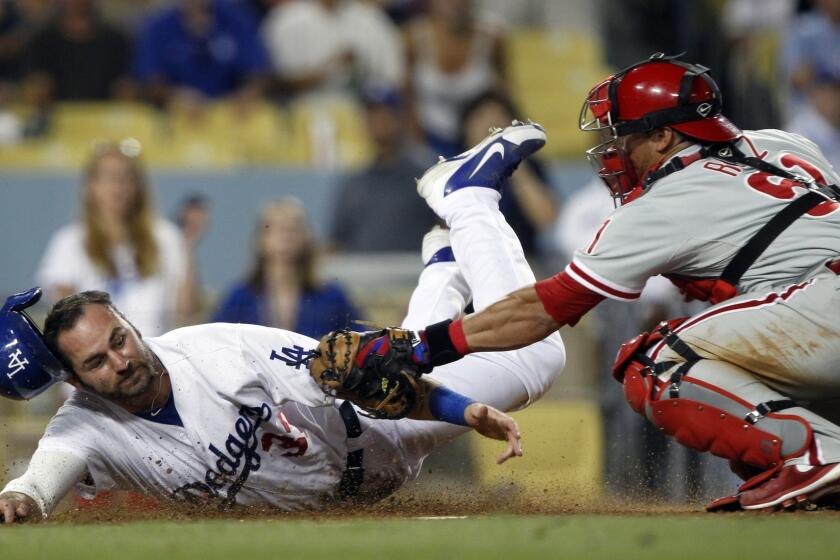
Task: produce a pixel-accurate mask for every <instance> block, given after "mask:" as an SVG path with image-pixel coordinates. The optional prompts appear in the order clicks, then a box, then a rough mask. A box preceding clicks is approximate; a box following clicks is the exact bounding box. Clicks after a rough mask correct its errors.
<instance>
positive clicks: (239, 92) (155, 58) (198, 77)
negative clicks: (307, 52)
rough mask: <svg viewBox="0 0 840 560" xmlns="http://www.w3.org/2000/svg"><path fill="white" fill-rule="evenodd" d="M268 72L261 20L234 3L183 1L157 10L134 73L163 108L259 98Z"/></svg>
mask: <svg viewBox="0 0 840 560" xmlns="http://www.w3.org/2000/svg"><path fill="white" fill-rule="evenodd" d="M268 70H269V64H268V56H267V54H266V51H265V47H264V46H263V44H262V43H261V42H260V40H259V36H258V34H257V20H256V18H255V17H254V15H253V14H252V13H251V11H250V9H249V8H248V7H247V6H246V5H244V4H242V3H239V2H234V1H232V0H183V1H182V2H179V3H178V4H176V5H174V6H170V7H164V8H161V9H159V10H158V11H156V12H153V13H152V14H151V15H150V16H149V17H148V18H147V20H146V21H145V22H144V23H143V24H142V26H141V29H140V32H139V34H138V38H137V48H136V57H135V60H134V71H135V73H136V75H137V78H138V79H139V80H140V82H141V84H142V86H143V88H144V93H145V96H146V97H147V99H149V100H150V101H151V102H153V103H155V104H156V105H158V106H161V107H166V106H170V107H171V106H173V105H174V106H175V108H178V107H180V106H182V105H185V106H186V107H188V108H191V107H194V106H201V105H202V104H203V102H204V101H205V100H207V99H220V98H225V97H229V96H236V97H237V98H238V99H240V100H246V101H248V100H251V99H254V98H256V97H259V96H260V95H261V94H262V89H263V87H264V79H265V77H266V74H267V72H268Z"/></svg>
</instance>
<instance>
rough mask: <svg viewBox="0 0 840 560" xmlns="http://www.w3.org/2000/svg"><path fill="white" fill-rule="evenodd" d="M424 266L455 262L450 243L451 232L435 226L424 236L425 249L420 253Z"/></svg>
mask: <svg viewBox="0 0 840 560" xmlns="http://www.w3.org/2000/svg"><path fill="white" fill-rule="evenodd" d="M420 255H421V258H422V259H423V266H424V267H425V266H429V265H430V264H435V263H440V262H455V254H454V253H453V252H452V244H451V243H450V242H449V230H448V229H447V228H444V227H441V226H434V227H433V228H432V229H430V230H429V232H428V233H427V234H426V235H424V236H423V249H422V251H421V252H420Z"/></svg>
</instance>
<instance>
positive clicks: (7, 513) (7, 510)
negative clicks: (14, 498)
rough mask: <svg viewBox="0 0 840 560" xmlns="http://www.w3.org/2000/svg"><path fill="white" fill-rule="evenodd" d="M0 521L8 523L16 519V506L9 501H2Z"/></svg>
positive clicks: (0, 504)
mask: <svg viewBox="0 0 840 560" xmlns="http://www.w3.org/2000/svg"><path fill="white" fill-rule="evenodd" d="M0 517H2V519H0V521H2V522H3V523H6V524H11V523H13V522H14V520H15V506H14V505H13V504H12V503H11V502H8V501H5V500H4V501H2V502H0Z"/></svg>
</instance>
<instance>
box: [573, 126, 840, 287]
mask: <svg viewBox="0 0 840 560" xmlns="http://www.w3.org/2000/svg"><path fill="white" fill-rule="evenodd" d="M737 145H738V147H739V148H740V149H741V150H742V151H743V152H744V153H745V154H747V155H750V156H755V157H758V158H760V159H764V160H766V161H768V162H770V163H771V164H773V165H776V166H778V167H780V168H782V169H785V170H788V171H790V172H792V173H795V174H797V175H801V176H805V177H811V178H813V179H815V180H816V181H817V182H820V183H822V184H840V176H838V174H837V173H836V172H835V171H834V170H833V169H832V167H831V165H830V164H829V163H828V162H827V161H826V159H825V158H824V157H823V155H822V154H821V153H820V151H819V150H818V149H817V147H816V146H815V145H814V144H813V143H812V142H810V141H809V140H807V139H805V138H803V137H801V136H798V135H795V134H790V133H786V132H782V131H779V130H761V131H746V132H745V133H744V136H743V137H742V139H741V140H740V141H739V142H738V144H737ZM698 150H699V146H697V145H695V146H692V147H690V148H687V149H685V150H684V151H682V152H680V153H679V154H676V156H687V155H689V154H692V153H694V152H697V151H698ZM805 192H806V190H805V189H804V188H803V187H801V186H799V184H798V183H794V182H792V181H789V180H786V179H783V178H781V177H777V176H773V175H769V174H768V173H765V172H763V171H759V170H757V169H753V168H750V167H744V166H736V165H732V164H729V163H725V162H723V161H720V160H716V159H713V158H706V159H701V160H699V161H696V162H694V163H692V164H690V165H688V166H687V167H686V168H685V169H683V170H681V171H678V172H676V173H672V174H670V175H668V176H667V177H665V178H663V179H661V180H659V181H657V182H656V183H654V184H653V186H652V187H651V189H650V190H649V192H647V193H645V195H644V196H642V197H640V198H638V199H637V200H634V201H633V202H631V203H629V204H627V205H625V206H622V207H621V208H619V209H617V210H616V211H615V212H614V213H613V214H612V215H611V216H610V217H609V218H608V219H607V220H606V221H605V222H604V224H603V225H602V226H601V228H600V229H599V231H598V232H597V234H596V235H595V238H594V239H593V240H592V241H591V243H590V244H589V245H588V246H587V247H583V248H581V249H578V250H577V251H576V252H575V255H574V258H573V260H572V262H571V263H570V264H569V266H568V267H567V268H566V272H567V273H568V274H569V275H571V276H572V277H573V278H574V279H575V280H577V281H578V282H580V283H581V284H583V285H584V286H586V287H588V288H589V289H591V290H593V291H595V292H597V293H599V294H601V295H603V296H606V297H610V298H613V299H619V300H633V299H636V298H638V297H639V294H640V293H641V291H642V288H643V287H644V285H645V281H646V280H647V279H648V278H649V277H651V276H655V275H658V274H663V273H670V274H677V275H681V276H686V277H690V278H717V277H718V276H720V273H721V272H722V271H723V269H724V268H725V266H726V265H727V263H728V262H729V261H730V260H731V259H732V257H734V256H735V254H736V253H737V252H738V250H739V249H740V248H741V247H742V246H744V245H745V244H746V243H747V241H748V240H749V239H750V238H751V237H752V236H753V234H755V232H756V231H758V229H759V228H760V227H761V226H762V225H763V224H764V223H766V222H767V221H768V220H769V219H770V218H772V217H773V216H774V215H776V214H777V213H778V212H779V211H780V210H781V209H782V208H784V207H785V206H786V205H787V204H788V203H789V202H790V201H791V200H792V199H794V198H797V197H798V196H800V195H802V194H803V193H805ZM838 226H840V204H837V203H834V202H831V201H826V202H824V203H821V204H819V205H817V206H816V207H815V208H813V209H811V210H810V211H809V212H808V213H807V214H806V215H805V216H803V217H802V218H800V219H798V220H797V221H796V222H794V224H793V225H792V226H790V227H789V228H788V229H787V230H785V231H784V232H783V233H782V234H781V235H780V236H779V237H778V238H777V239H776V240H775V241H774V242H773V243H772V244H771V245H770V246H769V247H768V248H767V250H766V251H765V252H764V253H763V254H762V255H761V257H759V259H758V260H757V261H756V262H755V263H754V264H753V266H752V267H751V268H750V269H749V270H748V271H747V272H746V274H744V276H743V278H742V279H741V281H740V283H739V292H741V293H747V292H755V291H760V290H769V289H774V288H778V287H781V286H786V285H790V284H793V283H796V282H801V281H803V280H807V279H810V278H814V277H816V276H819V275H823V274H833V273H831V272H830V271H829V270H828V269H827V268H826V266H825V265H826V263H827V262H828V261H830V260H832V259H836V258H837V256H838V255H840V235H838V232H840V228H839V227H838Z"/></svg>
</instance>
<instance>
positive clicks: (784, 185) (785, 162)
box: [747, 154, 840, 218]
mask: <svg viewBox="0 0 840 560" xmlns="http://www.w3.org/2000/svg"><path fill="white" fill-rule="evenodd" d="M781 164H782V167H783V168H785V169H789V170H794V169H795V168H797V167H798V168H799V170H800V172H805V173H807V174H808V175H810V176H811V177H812V178H813V179H814V180H815V181H817V182H818V183H822V184H823V185H825V184H826V181H825V177H823V174H822V173H820V170H819V169H817V168H816V167H814V166H813V165H812V164H810V163H808V162H807V161H805V160H804V159H802V158H800V157H799V156H795V155H792V154H785V155H783V156H782V159H781ZM747 184H748V185H749V186H750V187H752V188H754V189H755V190H757V191H759V192H762V193H764V194H766V195H769V196H772V197H773V198H778V199H781V200H790V199H792V198H794V197H795V196H796V189H800V190H804V187H802V186H801V185H800V184H799V183H797V182H796V181H792V180H791V179H785V178H784V177H779V176H777V175H771V174H770V173H766V172H764V171H756V172H754V173H750V174H749V175H748V176H747ZM838 208H840V204H838V203H837V202H831V201H829V200H826V201H825V202H821V203H819V204H817V205H816V206H814V207H813V208H811V209H810V210H809V211H808V215H809V216H813V217H815V218H819V217H822V216H827V215H829V214H831V213H832V212H835V211H836V210H837V209H838Z"/></svg>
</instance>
